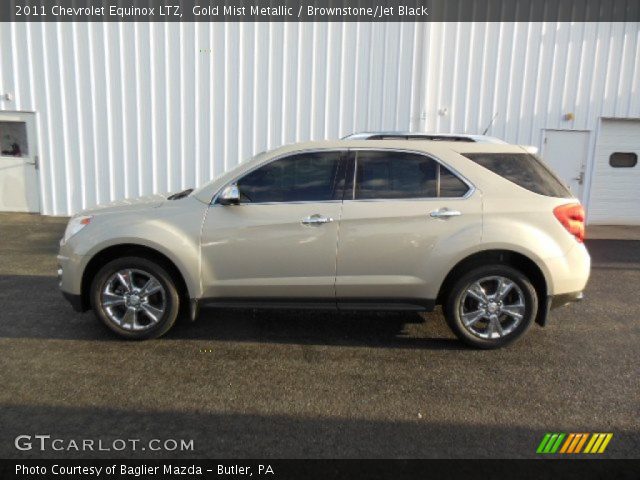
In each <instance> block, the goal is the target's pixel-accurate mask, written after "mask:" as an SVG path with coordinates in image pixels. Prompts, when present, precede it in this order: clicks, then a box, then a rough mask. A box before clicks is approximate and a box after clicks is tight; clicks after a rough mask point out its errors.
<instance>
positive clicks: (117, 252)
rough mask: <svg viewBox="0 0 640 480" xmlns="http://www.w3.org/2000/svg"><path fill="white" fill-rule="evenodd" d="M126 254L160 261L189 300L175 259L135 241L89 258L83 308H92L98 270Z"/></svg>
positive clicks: (82, 293)
mask: <svg viewBox="0 0 640 480" xmlns="http://www.w3.org/2000/svg"><path fill="white" fill-rule="evenodd" d="M126 256H135V257H141V258H146V259H147V260H151V261H154V262H157V263H159V264H160V265H161V266H162V267H163V268H165V269H166V270H167V272H168V273H169V275H170V276H171V277H172V278H173V279H175V283H176V288H177V289H178V294H179V295H180V298H181V299H183V300H185V301H186V302H188V301H189V298H190V294H189V289H188V287H187V282H186V280H185V277H184V275H183V274H182V272H181V271H180V269H179V268H178V267H177V265H176V264H175V262H174V261H172V260H171V259H170V258H169V257H168V256H167V255H165V254H164V253H162V252H160V251H158V250H156V249H154V248H152V247H148V246H145V245H139V244H133V243H122V244H117V245H111V246H108V247H106V248H103V249H102V250H100V251H98V252H97V253H96V254H95V255H93V256H92V257H91V260H89V262H88V263H87V265H86V266H85V268H84V271H83V273H82V280H81V286H80V298H81V302H82V309H83V310H89V308H90V303H91V302H90V295H91V293H90V290H91V282H92V281H93V278H94V277H95V275H96V274H97V273H98V271H99V270H100V269H101V268H102V267H103V266H104V265H106V264H107V263H108V262H110V261H111V260H114V259H116V258H119V257H126Z"/></svg>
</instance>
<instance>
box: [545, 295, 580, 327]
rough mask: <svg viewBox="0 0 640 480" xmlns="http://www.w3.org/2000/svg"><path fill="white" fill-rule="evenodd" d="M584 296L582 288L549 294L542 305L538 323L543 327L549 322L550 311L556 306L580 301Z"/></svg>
mask: <svg viewBox="0 0 640 480" xmlns="http://www.w3.org/2000/svg"><path fill="white" fill-rule="evenodd" d="M583 298H584V294H583V292H582V290H580V291H579V292H572V293H563V294H560V295H549V296H548V297H547V299H546V302H545V304H544V305H540V309H539V310H538V316H537V317H536V323H537V324H538V325H540V326H542V327H544V326H545V325H546V324H547V318H549V312H550V311H551V310H553V309H555V308H559V307H564V306H565V305H568V304H570V303H574V302H579V301H581V300H582V299H583Z"/></svg>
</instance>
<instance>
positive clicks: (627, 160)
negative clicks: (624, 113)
mask: <svg viewBox="0 0 640 480" xmlns="http://www.w3.org/2000/svg"><path fill="white" fill-rule="evenodd" d="M639 157H640V120H603V121H602V126H601V129H600V134H599V135H598V140H597V143H596V154H595V165H594V170H593V176H592V180H591V193H590V197H589V212H588V219H587V220H588V222H589V223H596V224H597V223H599V224H603V225H607V224H608V225H640V162H639V161H638V159H639Z"/></svg>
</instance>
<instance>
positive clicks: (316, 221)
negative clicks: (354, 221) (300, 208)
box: [301, 213, 333, 225]
mask: <svg viewBox="0 0 640 480" xmlns="http://www.w3.org/2000/svg"><path fill="white" fill-rule="evenodd" d="M329 222H333V218H331V217H325V216H324V215H320V214H318V213H315V214H313V215H309V216H308V217H305V218H303V219H302V222H301V223H302V224H303V225H322V224H323V223H329Z"/></svg>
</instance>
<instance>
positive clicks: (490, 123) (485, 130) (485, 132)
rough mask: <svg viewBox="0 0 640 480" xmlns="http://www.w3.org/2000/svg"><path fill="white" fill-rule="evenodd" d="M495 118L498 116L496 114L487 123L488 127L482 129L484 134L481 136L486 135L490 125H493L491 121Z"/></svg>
mask: <svg viewBox="0 0 640 480" xmlns="http://www.w3.org/2000/svg"><path fill="white" fill-rule="evenodd" d="M497 116H498V112H496V113H495V115H494V116H493V118H491V121H490V122H489V125H487V128H485V129H484V132H482V135H486V134H487V132H488V131H489V129H490V128H491V125H493V121H494V120H495V119H496V117H497Z"/></svg>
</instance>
